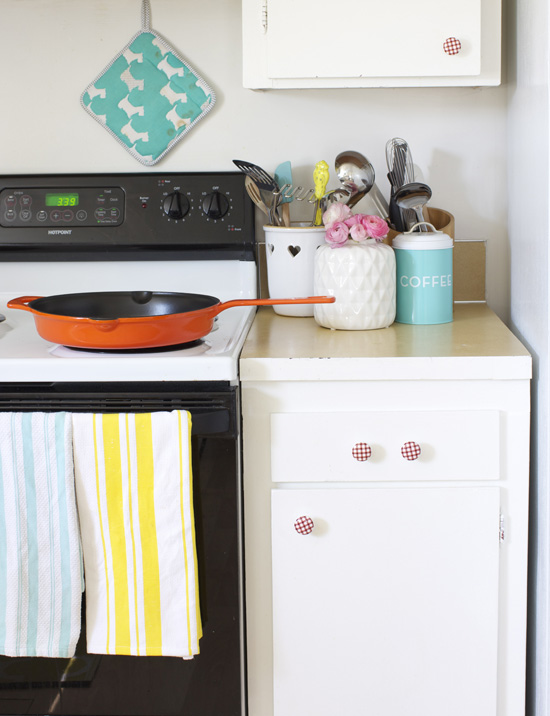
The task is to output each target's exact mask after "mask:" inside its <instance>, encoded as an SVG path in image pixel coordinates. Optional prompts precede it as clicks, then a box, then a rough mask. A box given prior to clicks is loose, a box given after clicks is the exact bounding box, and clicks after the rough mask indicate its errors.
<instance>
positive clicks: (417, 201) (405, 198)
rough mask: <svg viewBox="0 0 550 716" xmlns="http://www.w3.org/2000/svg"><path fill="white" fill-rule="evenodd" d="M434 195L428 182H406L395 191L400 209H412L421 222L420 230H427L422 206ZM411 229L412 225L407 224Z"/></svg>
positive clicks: (417, 219)
mask: <svg viewBox="0 0 550 716" xmlns="http://www.w3.org/2000/svg"><path fill="white" fill-rule="evenodd" d="M431 197H432V190H431V189H430V187H429V186H428V185H427V184H422V183H421V182H412V183H411V184H404V185H403V186H401V187H400V188H399V189H397V190H396V192H395V203H396V204H397V206H398V207H399V208H400V209H402V210H403V209H411V210H413V211H414V213H415V215H416V221H417V222H421V225H420V231H427V228H426V226H425V224H424V214H423V213H422V208H423V207H424V206H425V205H426V204H427V203H428V201H429V200H430V199H431ZM407 228H408V229H410V228H411V227H410V226H407Z"/></svg>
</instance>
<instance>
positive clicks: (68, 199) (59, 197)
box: [46, 194, 79, 206]
mask: <svg viewBox="0 0 550 716" xmlns="http://www.w3.org/2000/svg"><path fill="white" fill-rule="evenodd" d="M78 199H79V195H78V194H46V206H78Z"/></svg>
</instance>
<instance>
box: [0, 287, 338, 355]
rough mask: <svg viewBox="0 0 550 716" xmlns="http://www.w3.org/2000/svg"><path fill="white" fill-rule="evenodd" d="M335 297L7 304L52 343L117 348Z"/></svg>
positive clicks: (176, 338) (63, 298) (199, 334)
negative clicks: (251, 312) (224, 318)
mask: <svg viewBox="0 0 550 716" xmlns="http://www.w3.org/2000/svg"><path fill="white" fill-rule="evenodd" d="M333 301H334V298H333V297H332V296H312V297H307V298H287V299H283V298H277V299H237V300H234V301H225V302H224V303H221V302H220V300H219V299H218V298H216V297H214V296H208V295H204V294H198V293H171V292H159V291H104V292H96V293H71V294H63V295H58V296H46V297H44V296H21V297H20V298H14V299H12V300H11V301H9V302H8V304H7V305H8V308H15V309H21V310H23V311H29V312H30V313H32V314H33V316H34V321H35V325H36V330H37V331H38V333H39V335H40V336H41V337H42V338H44V339H45V340H47V341H51V342H53V343H60V344H62V345H65V346H70V347H73V348H89V349H102V350H117V349H128V348H142V349H143V348H156V347H160V346H171V345H178V344H180V343H190V342H192V341H196V340H198V339H200V338H203V337H204V336H206V335H207V334H208V333H210V331H211V330H212V326H213V325H214V319H215V318H216V316H217V315H218V313H221V311H225V310H226V309H227V308H233V307H235V306H273V305H279V304H287V303H332V302H333Z"/></svg>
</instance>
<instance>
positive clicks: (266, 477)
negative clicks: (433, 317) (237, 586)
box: [240, 306, 531, 716]
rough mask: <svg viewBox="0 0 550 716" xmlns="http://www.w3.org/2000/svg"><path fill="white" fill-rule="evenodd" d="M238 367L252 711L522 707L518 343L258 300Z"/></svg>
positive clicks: (485, 712) (523, 449) (524, 529)
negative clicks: (320, 316) (336, 324)
mask: <svg viewBox="0 0 550 716" xmlns="http://www.w3.org/2000/svg"><path fill="white" fill-rule="evenodd" d="M418 329H419V330H418ZM285 353H286V355H287V356H288V358H284V355H285ZM361 354H362V355H363V357H361ZM240 365H241V390H242V414H243V467H244V471H243V473H244V518H245V520H244V522H245V572H246V614H247V660H248V699H249V716H303V715H304V714H308V715H309V714H311V716H334V714H338V715H339V716H340V715H341V716H364V715H365V714H376V716H396V715H397V714H399V716H401V714H406V715H407V716H441V714H445V716H463V715H464V714H468V716H525V669H526V664H525V653H526V652H525V641H526V611H527V609H526V603H527V601H526V593H527V587H526V583H527V535H528V494H529V479H528V471H529V414H530V405H529V396H530V385H529V383H530V381H529V378H530V370H531V364H530V357H529V355H528V353H527V351H525V349H524V348H523V346H521V344H520V343H519V342H518V341H517V340H516V339H515V338H514V337H513V336H512V334H511V333H510V332H509V331H508V330H507V329H506V328H505V327H504V326H503V324H502V323H501V322H500V321H499V320H498V319H497V318H496V316H494V314H492V313H491V312H490V311H489V310H488V309H487V308H486V307H482V306H468V307H462V306H460V307H458V306H457V307H455V321H454V322H453V323H452V324H446V325H445V326H429V327H425V326H420V327H417V326H404V325H399V324H394V325H393V326H391V327H390V328H388V329H383V330H381V331H373V332H369V331H355V332H346V331H341V332H339V331H328V330H326V329H322V328H319V327H318V326H316V324H315V323H314V321H313V320H312V319H306V318H304V319H300V318H292V319H288V318H286V317H281V316H276V314H274V313H272V312H271V313H268V312H260V313H259V315H258V318H257V319H256V321H255V323H254V325H253V327H252V330H251V333H250V334H249V339H248V342H247V345H245V348H244V350H243V353H242V356H241V364H240ZM296 523H297V524H296ZM297 527H298V530H297Z"/></svg>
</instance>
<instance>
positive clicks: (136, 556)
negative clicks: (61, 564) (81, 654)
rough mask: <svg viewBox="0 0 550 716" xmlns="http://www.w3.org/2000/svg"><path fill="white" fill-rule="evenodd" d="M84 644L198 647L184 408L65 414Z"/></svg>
mask: <svg viewBox="0 0 550 716" xmlns="http://www.w3.org/2000/svg"><path fill="white" fill-rule="evenodd" d="M73 432H74V436H73V439H74V460H75V477H76V491H77V503H78V510H79V515H80V526H81V536H82V547H83V551H84V569H85V575H86V631H87V649H88V652H91V653H96V654H132V655H136V656H139V655H141V656H181V657H184V658H190V657H192V656H193V655H194V654H198V653H199V639H200V637H201V636H202V629H201V622H200V614H199V600H198V579H197V559H196V550H195V525H194V517H193V495H192V476H191V445H190V444H191V416H190V414H189V413H187V412H185V411H173V412H159V413H136V414H132V413H129V414H127V413H121V414H111V415H108V414H106V415H100V414H76V413H75V414H73Z"/></svg>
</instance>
